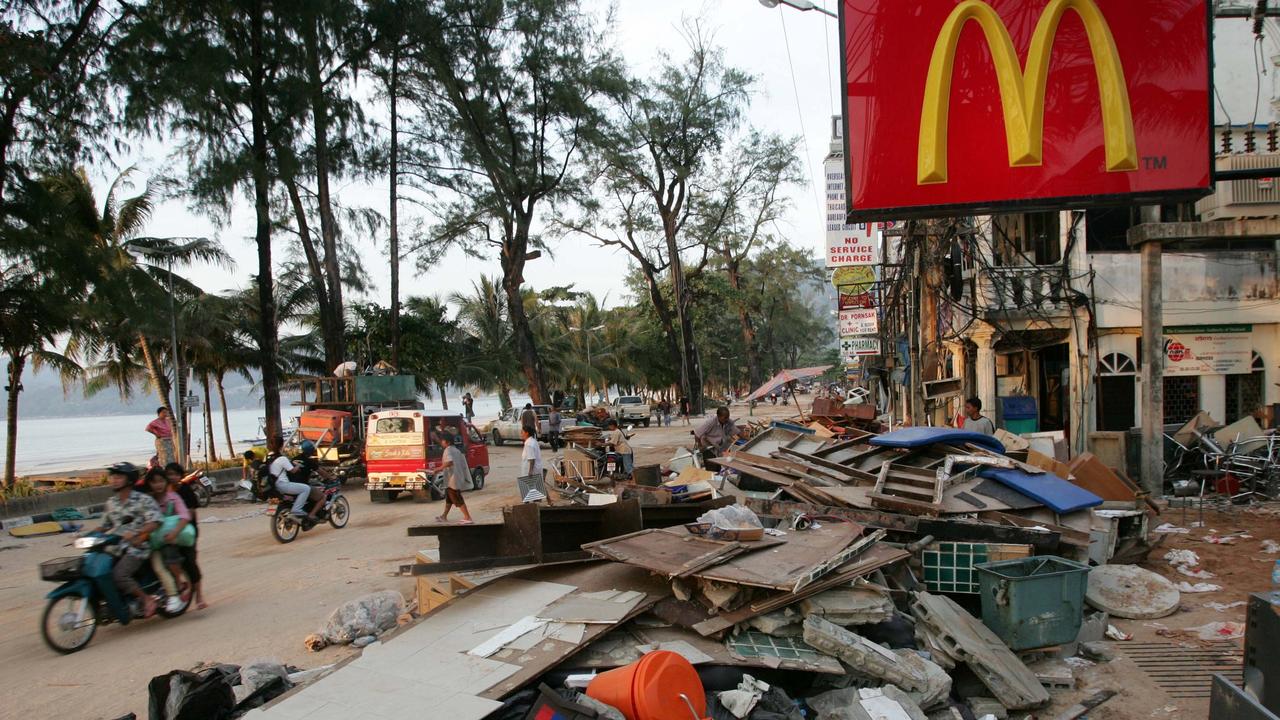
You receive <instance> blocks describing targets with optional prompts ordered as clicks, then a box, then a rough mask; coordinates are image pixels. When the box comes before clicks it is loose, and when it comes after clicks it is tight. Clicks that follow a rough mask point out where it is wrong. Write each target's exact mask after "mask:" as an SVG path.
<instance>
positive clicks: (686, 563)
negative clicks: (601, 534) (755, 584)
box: [582, 527, 784, 578]
mask: <svg viewBox="0 0 1280 720" xmlns="http://www.w3.org/2000/svg"><path fill="white" fill-rule="evenodd" d="M782 542H784V541H783V540H780V539H778V538H774V537H770V536H765V537H764V538H763V539H761V540H756V541H751V542H736V541H735V542H725V541H721V540H711V539H709V538H704V537H699V536H696V535H690V534H689V533H688V532H687V531H685V529H684V528H683V527H680V528H671V529H667V530H641V531H639V532H634V533H631V534H630V535H622V536H620V537H615V538H609V539H608V540H599V541H597V542H593V543H587V544H585V545H583V546H582V549H583V550H586V551H587V552H590V553H591V554H593V555H596V556H598V557H602V558H604V559H606V560H613V561H614V562H619V563H626V564H628V565H635V566H637V567H642V568H645V569H646V570H650V571H652V572H655V573H658V574H659V575H663V576H665V577H668V578H676V577H688V576H689V575H692V574H694V573H696V572H698V571H699V570H703V569H705V568H709V567H711V566H713V565H717V564H719V563H722V562H724V561H726V560H728V559H730V558H732V557H735V556H737V555H741V554H742V553H745V552H749V551H752V550H759V549H762V548H767V547H770V546H773V545H777V544H780V543H782Z"/></svg>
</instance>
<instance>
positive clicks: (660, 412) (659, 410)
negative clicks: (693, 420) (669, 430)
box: [653, 395, 690, 427]
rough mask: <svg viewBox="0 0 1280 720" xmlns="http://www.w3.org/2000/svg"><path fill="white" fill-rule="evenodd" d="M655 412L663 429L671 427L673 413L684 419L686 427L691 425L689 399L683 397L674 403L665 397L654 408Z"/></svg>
mask: <svg viewBox="0 0 1280 720" xmlns="http://www.w3.org/2000/svg"><path fill="white" fill-rule="evenodd" d="M653 412H654V414H655V415H656V416H657V419H658V425H659V426H661V427H671V415H672V413H673V412H675V413H677V414H679V416H680V417H681V418H683V419H684V424H685V425H688V424H690V421H689V398H687V397H685V396H683V395H681V396H680V399H679V400H677V401H676V402H674V403H673V402H671V401H670V400H668V399H667V398H665V397H664V398H662V399H661V400H659V401H658V402H657V403H656V404H655V405H654V406H653Z"/></svg>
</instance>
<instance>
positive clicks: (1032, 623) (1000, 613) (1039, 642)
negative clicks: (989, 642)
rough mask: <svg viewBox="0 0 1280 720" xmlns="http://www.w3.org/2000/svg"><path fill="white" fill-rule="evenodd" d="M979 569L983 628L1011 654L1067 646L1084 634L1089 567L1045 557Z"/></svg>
mask: <svg viewBox="0 0 1280 720" xmlns="http://www.w3.org/2000/svg"><path fill="white" fill-rule="evenodd" d="M974 568H975V569H976V570H977V571H978V583H979V585H980V587H981V596H982V622H983V624H984V625H986V626H987V627H988V628H991V631H992V632H994V633H995V634H996V635H997V636H999V638H1000V639H1001V640H1003V641H1004V643H1005V644H1006V645H1008V646H1009V649H1010V650H1028V649H1030V648H1039V647H1048V646H1050V645H1061V644H1063V643H1069V642H1071V641H1072V640H1075V639H1076V635H1078V634H1079V633H1080V623H1081V621H1082V620H1083V619H1084V591H1085V588H1086V587H1087V586H1088V583H1089V566H1088V565H1083V564H1081V563H1078V562H1074V561H1072V560H1067V559H1064V558H1060V557H1056V556H1053V555H1042V556H1040V557H1029V558H1020V559H1018V560H1002V561H1000V562H992V563H984V564H982V565H975V566H974Z"/></svg>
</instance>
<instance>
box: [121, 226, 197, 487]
mask: <svg viewBox="0 0 1280 720" xmlns="http://www.w3.org/2000/svg"><path fill="white" fill-rule="evenodd" d="M189 246H190V244H188V245H182V246H178V247H173V248H164V249H161V248H149V247H141V246H134V247H133V248H131V249H132V250H134V251H136V252H137V253H138V254H139V255H145V256H148V257H162V258H164V259H165V261H166V266H167V268H168V287H169V351H170V352H171V353H172V354H173V397H174V398H175V399H176V400H177V401H178V402H177V403H176V405H177V407H176V408H174V411H173V416H174V417H173V419H174V422H175V423H176V424H177V428H176V430H177V435H178V441H177V442H175V443H174V444H173V445H174V451H175V452H176V453H177V455H178V464H179V465H182V466H183V467H184V468H185V467H186V466H187V432H186V426H187V422H186V417H187V409H186V404H187V403H186V398H185V397H183V395H182V357H181V353H180V352H179V351H178V311H177V309H176V307H175V306H174V300H173V256H174V255H176V254H178V253H181V252H184V251H185V250H187V249H188V247H189Z"/></svg>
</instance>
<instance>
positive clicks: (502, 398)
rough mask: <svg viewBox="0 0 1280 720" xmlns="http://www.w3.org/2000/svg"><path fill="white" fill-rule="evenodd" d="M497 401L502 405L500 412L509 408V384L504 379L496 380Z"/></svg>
mask: <svg viewBox="0 0 1280 720" xmlns="http://www.w3.org/2000/svg"><path fill="white" fill-rule="evenodd" d="M498 403H499V404H501V406H502V412H506V411H508V410H510V409H511V386H510V385H508V384H507V383H506V381H499V382H498Z"/></svg>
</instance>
